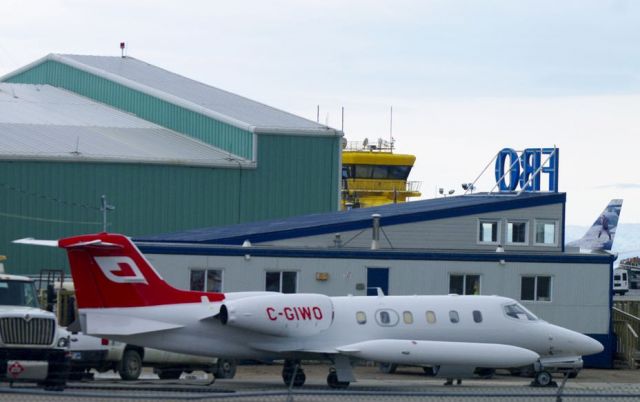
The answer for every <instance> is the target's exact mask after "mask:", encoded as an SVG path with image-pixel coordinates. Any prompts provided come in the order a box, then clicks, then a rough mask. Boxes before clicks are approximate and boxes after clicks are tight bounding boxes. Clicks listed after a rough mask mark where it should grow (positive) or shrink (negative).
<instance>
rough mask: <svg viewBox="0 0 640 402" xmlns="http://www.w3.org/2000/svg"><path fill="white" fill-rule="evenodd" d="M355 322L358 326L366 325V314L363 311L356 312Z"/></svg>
mask: <svg viewBox="0 0 640 402" xmlns="http://www.w3.org/2000/svg"><path fill="white" fill-rule="evenodd" d="M356 321H357V322H358V324H360V325H362V324H366V323H367V314H366V313H365V312H364V311H358V312H357V313H356Z"/></svg>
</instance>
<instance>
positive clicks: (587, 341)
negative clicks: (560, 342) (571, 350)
mask: <svg viewBox="0 0 640 402" xmlns="http://www.w3.org/2000/svg"><path fill="white" fill-rule="evenodd" d="M570 342H571V343H572V344H573V345H574V347H575V349H576V352H577V353H578V355H580V356H587V355H594V354H596V353H600V352H602V351H603V350H604V346H602V344H601V343H600V342H598V341H596V340H595V339H593V338H591V337H589V336H586V335H583V334H580V333H577V332H575V333H574V334H573V336H572V339H571V340H570Z"/></svg>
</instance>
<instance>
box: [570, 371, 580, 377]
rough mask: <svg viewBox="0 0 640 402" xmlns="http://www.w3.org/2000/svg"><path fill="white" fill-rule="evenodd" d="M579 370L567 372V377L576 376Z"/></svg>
mask: <svg viewBox="0 0 640 402" xmlns="http://www.w3.org/2000/svg"><path fill="white" fill-rule="evenodd" d="M579 372H580V371H579V370H576V371H571V372H570V373H569V378H576V377H577V376H578V373H579Z"/></svg>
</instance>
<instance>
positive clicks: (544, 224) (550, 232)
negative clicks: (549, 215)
mask: <svg viewBox="0 0 640 402" xmlns="http://www.w3.org/2000/svg"><path fill="white" fill-rule="evenodd" d="M556 226H557V225H556V222H555V221H536V244H537V245H544V246H555V245H556V240H557V239H556V238H557V236H556Z"/></svg>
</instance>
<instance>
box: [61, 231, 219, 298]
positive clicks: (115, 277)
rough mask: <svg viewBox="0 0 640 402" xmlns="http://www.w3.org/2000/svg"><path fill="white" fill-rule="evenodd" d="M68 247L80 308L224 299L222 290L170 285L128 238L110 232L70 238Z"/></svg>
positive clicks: (64, 241)
mask: <svg viewBox="0 0 640 402" xmlns="http://www.w3.org/2000/svg"><path fill="white" fill-rule="evenodd" d="M58 247H61V248H64V249H66V250H67V254H68V256H69V264H70V265H71V276H72V277H73V282H74V285H75V289H76V299H77V302H78V308H107V307H144V306H158V305H165V304H181V303H198V302H200V301H201V300H202V298H203V297H207V298H208V299H209V300H210V301H219V300H223V299H224V294H222V293H209V292H195V291H187V290H179V289H176V288H174V287H172V286H171V285H169V284H168V283H167V282H166V281H165V280H164V279H162V277H161V276H160V275H159V274H158V272H157V271H156V270H155V269H154V268H153V267H152V266H151V264H150V263H149V261H147V259H146V258H144V256H143V255H142V253H141V252H140V250H138V248H137V247H136V246H135V244H133V243H132V242H131V240H129V238H127V237H125V236H123V235H119V234H111V233H99V234H92V235H83V236H75V237H68V238H66V239H60V240H59V241H58Z"/></svg>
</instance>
